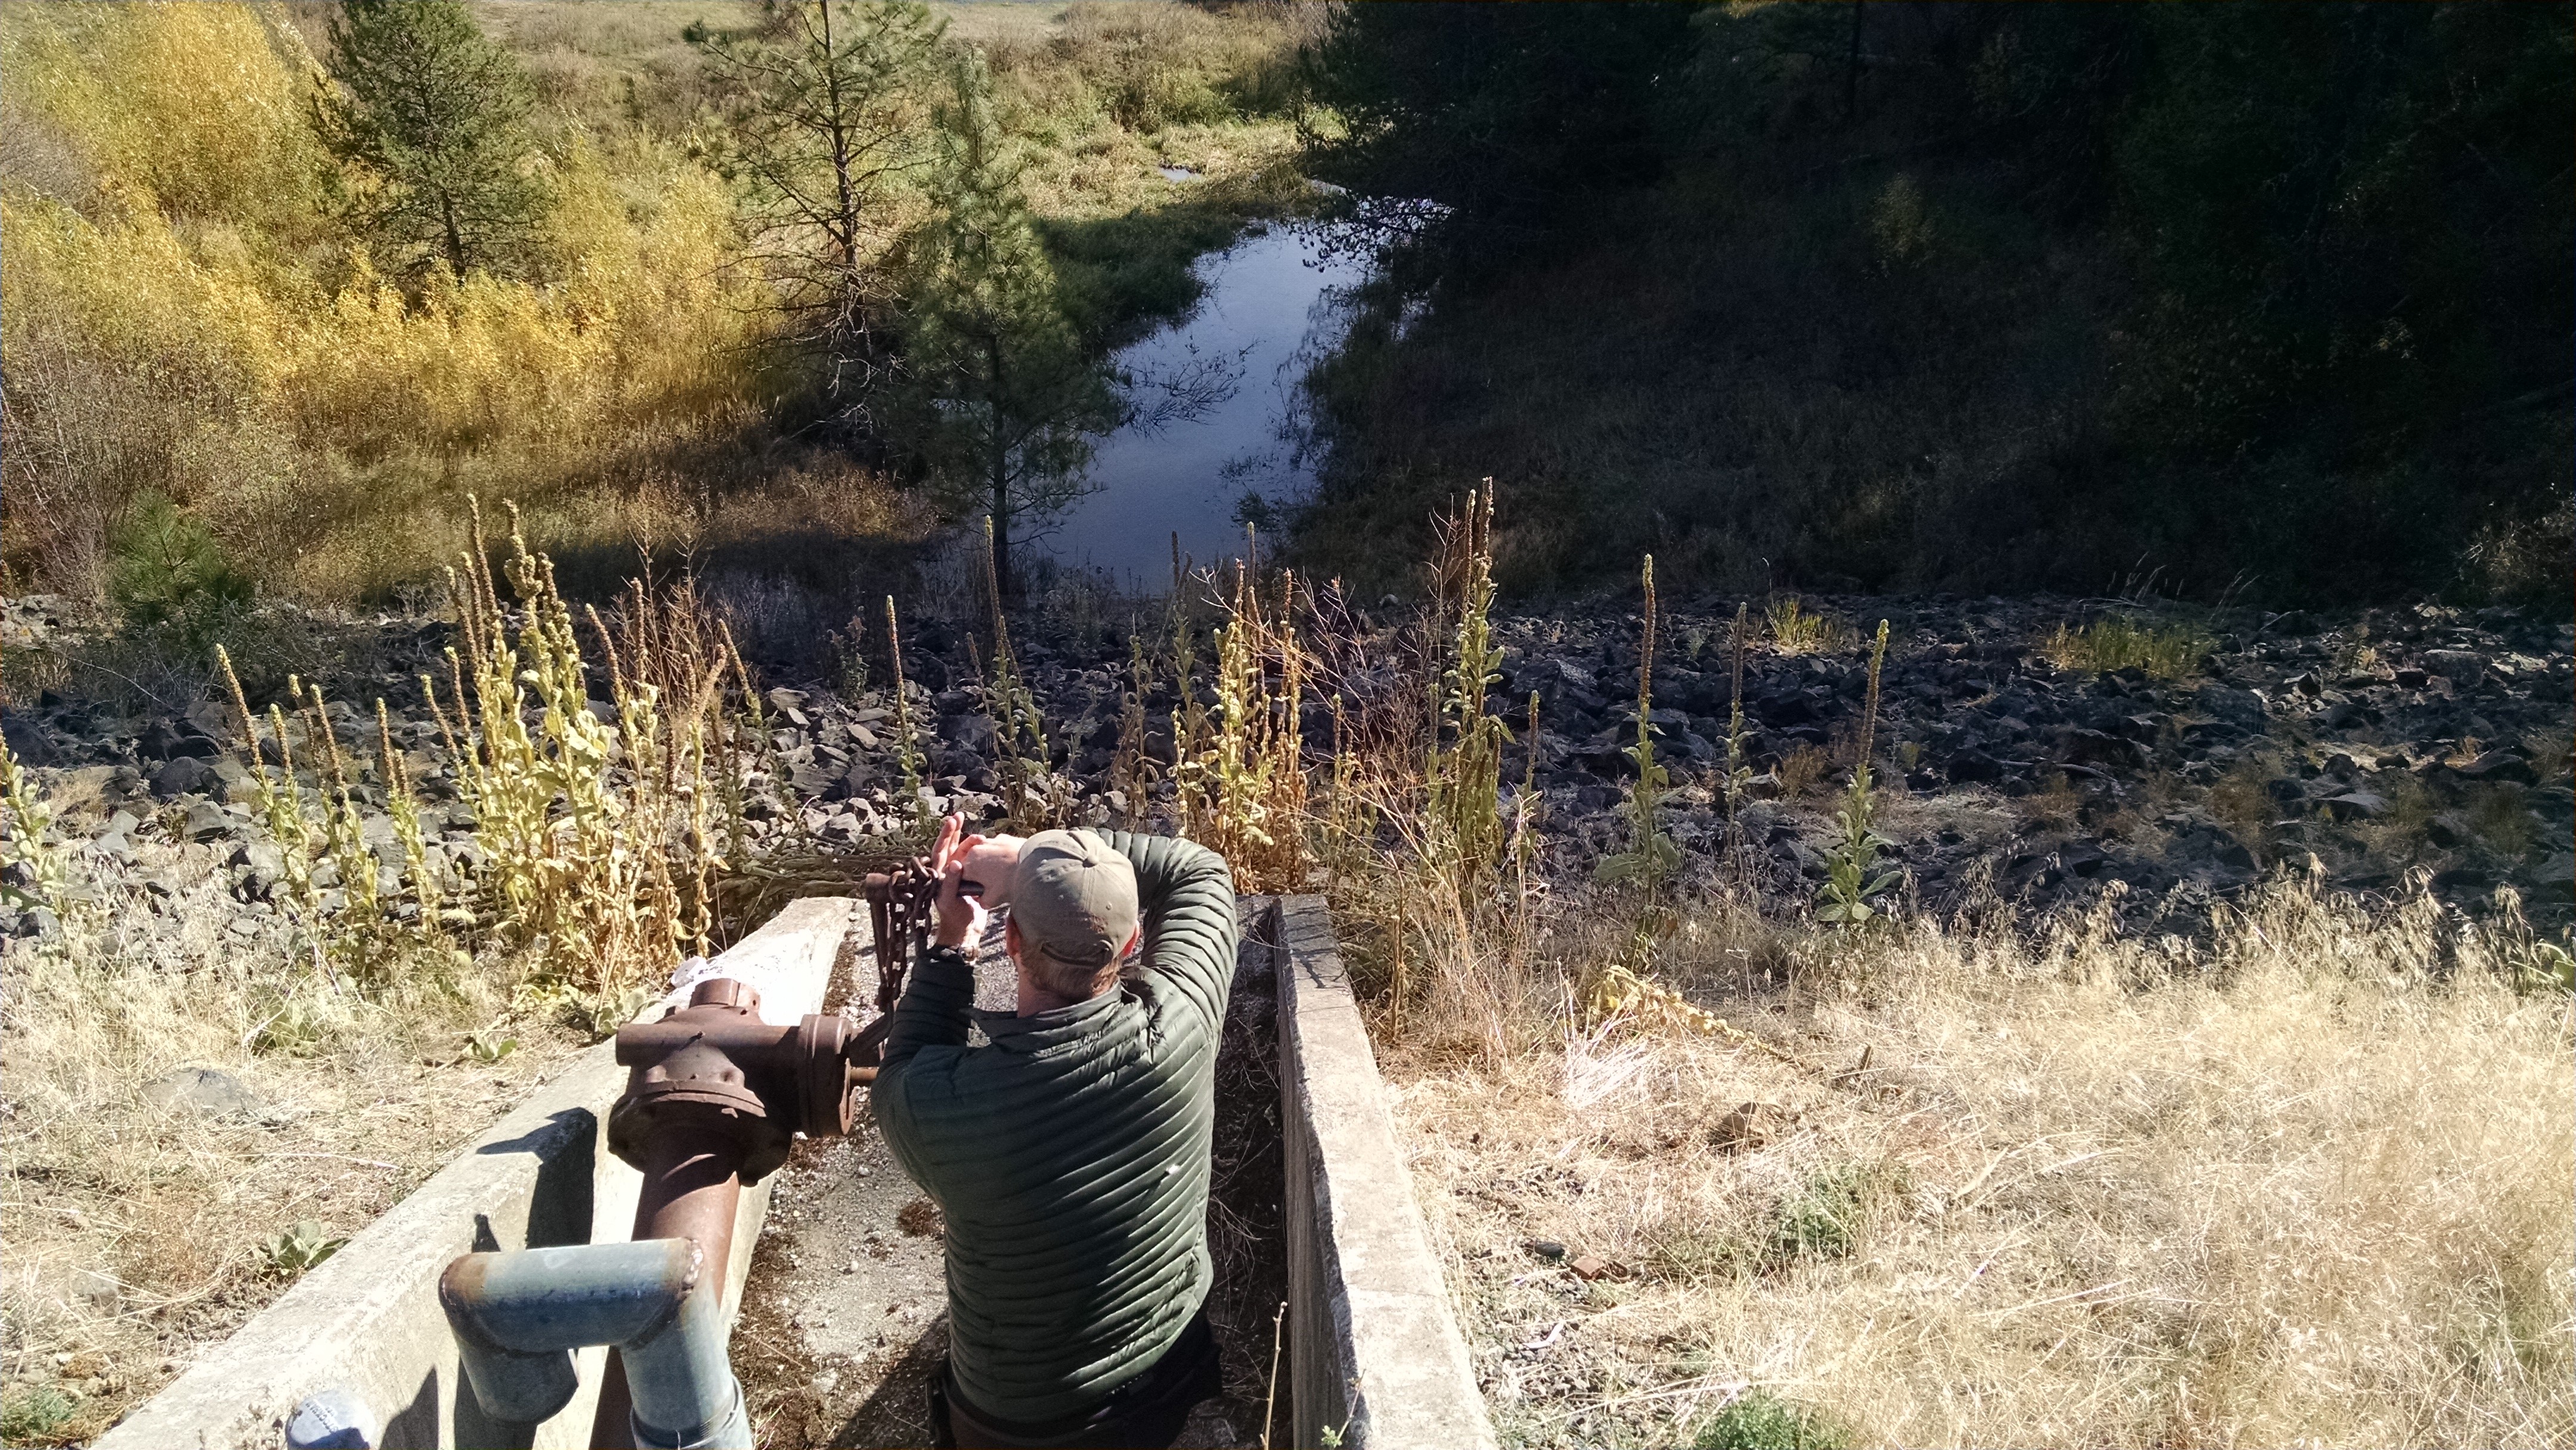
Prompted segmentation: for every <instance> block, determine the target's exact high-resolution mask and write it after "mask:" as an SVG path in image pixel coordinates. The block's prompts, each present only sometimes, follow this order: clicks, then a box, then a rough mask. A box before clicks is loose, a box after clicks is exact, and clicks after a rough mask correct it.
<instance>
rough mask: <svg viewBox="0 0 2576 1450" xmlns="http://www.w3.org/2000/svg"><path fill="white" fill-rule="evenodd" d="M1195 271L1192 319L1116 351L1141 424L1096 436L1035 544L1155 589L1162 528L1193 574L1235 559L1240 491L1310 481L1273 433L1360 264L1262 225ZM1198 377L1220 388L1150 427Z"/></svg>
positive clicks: (1284, 490) (1300, 235)
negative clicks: (1073, 498) (1071, 488)
mask: <svg viewBox="0 0 2576 1450" xmlns="http://www.w3.org/2000/svg"><path fill="white" fill-rule="evenodd" d="M1197 272H1198V276H1199V280H1200V282H1201V284H1202V285H1203V287H1204V289H1205V290H1204V291H1203V292H1202V293H1201V294H1200V297H1199V304H1198V307H1197V309H1196V310H1195V311H1193V312H1192V313H1191V314H1190V315H1189V317H1187V318H1186V319H1184V320H1183V321H1182V322H1180V323H1179V324H1177V325H1175V326H1172V327H1167V328H1165V329H1163V330H1162V331H1161V332H1158V333H1156V334H1154V335H1153V336H1151V337H1148V338H1146V339H1145V340H1143V341H1142V342H1138V343H1136V344H1134V345H1133V346H1131V347H1129V348H1127V349H1126V350H1124V351H1123V352H1121V353H1119V354H1118V358H1117V365H1118V366H1119V368H1120V369H1122V370H1123V371H1125V372H1127V373H1128V374H1130V375H1131V376H1132V377H1134V378H1136V379H1137V380H1138V382H1137V390H1136V397H1137V401H1138V403H1139V404H1140V405H1141V409H1142V411H1143V412H1144V413H1146V414H1147V415H1148V419H1147V421H1145V422H1142V423H1139V424H1134V425H1130V426H1129V427H1126V428H1122V429H1120V430H1119V431H1117V432H1115V433H1112V434H1110V435H1108V436H1107V437H1105V438H1103V439H1101V440H1100V444H1099V449H1098V452H1097V453H1096V454H1095V455H1094V456H1093V458H1092V464H1091V483H1092V485H1093V491H1092V492H1091V493H1089V494H1087V495H1085V496H1084V497H1083V498H1082V499H1081V500H1079V501H1078V502H1076V503H1075V504H1074V505H1073V506H1072V507H1071V508H1069V509H1066V510H1065V511H1064V512H1063V513H1062V514H1060V515H1058V516H1057V517H1056V518H1055V519H1054V520H1052V521H1051V527H1050V528H1049V529H1048V530H1047V531H1046V532H1045V535H1044V537H1043V538H1041V539H1040V540H1039V545H1040V547H1042V548H1044V549H1045V550H1046V551H1047V552H1049V553H1051V554H1053V555H1054V556H1055V557H1056V558H1057V559H1058V560H1060V561H1062V562H1064V563H1066V564H1070V565H1076V566H1087V567H1090V568H1096V569H1105V570H1108V571H1109V572H1110V573H1111V574H1112V575H1113V576H1115V577H1116V579H1117V580H1118V581H1119V582H1120V583H1121V584H1127V583H1130V582H1131V581H1132V582H1138V583H1141V584H1143V585H1144V586H1145V587H1146V588H1148V589H1151V590H1157V591H1159V590H1160V589H1161V588H1163V587H1164V586H1165V584H1166V583H1167V582H1168V581H1169V580H1170V578H1171V572H1172V535H1173V533H1174V532H1176V531H1177V532H1178V533H1179V534H1180V538H1181V548H1182V550H1183V551H1184V552H1185V553H1187V554H1189V555H1191V556H1192V557H1193V558H1195V559H1196V560H1197V561H1198V562H1199V563H1202V564H1204V563H1208V562H1209V561H1211V560H1215V559H1220V558H1225V557H1229V556H1231V555H1233V554H1236V553H1240V552H1241V550H1242V546H1243V526H1242V525H1241V524H1239V523H1237V522H1236V520H1235V513H1236V508H1237V506H1238V505H1239V504H1240V503H1241V501H1242V499H1243V496H1244V494H1245V493H1246V492H1247V491H1250V492H1256V493H1259V494H1261V495H1263V496H1265V497H1268V498H1272V499H1279V498H1287V497H1294V496H1296V495H1299V494H1301V493H1303V492H1304V491H1305V489H1306V487H1307V486H1308V485H1309V484H1310V483H1311V482H1312V481H1313V479H1312V474H1311V472H1310V471H1309V470H1307V469H1306V468H1305V467H1303V466H1302V465H1301V464H1299V463H1298V461H1297V460H1296V458H1295V456H1294V450H1293V449H1292V447H1291V446H1290V444H1289V442H1288V441H1287V438H1286V436H1285V434H1286V431H1287V424H1288V422H1289V418H1290V409H1291V407H1292V406H1293V404H1294V401H1295V390H1296V386H1297V381H1298V379H1299V378H1300V377H1301V376H1303V374H1304V372H1305V369H1306V367H1307V365H1308V364H1309V363H1310V362H1311V361H1312V360H1313V358H1314V356H1315V355H1316V354H1317V353H1318V352H1320V351H1321V350H1323V349H1325V348H1328V347H1330V346H1331V345H1332V344H1333V342H1334V341H1335V340H1336V338H1337V332H1338V328H1339V317H1338V308H1337V307H1336V305H1335V301H1336V296H1337V293H1338V292H1339V290H1340V289H1346V288H1348V287H1350V286H1352V285H1354V284H1356V283H1357V282H1359V281H1360V280H1362V278H1363V276H1364V275H1365V272H1366V263H1365V261H1364V260H1363V259H1362V258H1360V257H1357V256H1354V255H1351V254H1350V253H1348V252H1343V253H1340V254H1337V255H1331V256H1327V255H1325V253H1324V249H1323V247H1322V244H1321V239H1320V238H1319V237H1318V236H1317V235H1316V234H1315V232H1314V231H1313V230H1312V229H1310V228H1306V227H1297V226H1286V225H1272V226H1270V227H1268V228H1267V229H1266V230H1263V231H1261V232H1258V233H1254V234H1251V235H1247V236H1245V237H1244V238H1243V239H1242V240H1240V241H1238V242H1236V243H1235V244H1234V245H1233V246H1232V247H1229V248H1227V249H1226V250H1225V251H1222V252H1216V253H1211V254H1210V255H1208V256H1205V257H1202V258H1200V259H1199V261H1198V263H1197ZM1211 380H1222V382H1223V383H1225V384H1230V386H1220V387H1219V388H1218V389H1216V392H1217V393H1218V394H1220V396H1218V397H1217V398H1216V399H1215V400H1214V401H1211V402H1208V403H1207V404H1205V405H1204V406H1202V407H1200V408H1198V409H1197V410H1196V411H1195V412H1193V413H1191V414H1190V415H1189V416H1185V417H1179V418H1168V419H1166V420H1164V421H1162V422H1160V423H1159V424H1156V423H1154V422H1152V420H1151V417H1150V415H1151V414H1152V413H1154V412H1155V411H1156V409H1157V405H1167V404H1169V402H1170V401H1171V400H1172V398H1173V396H1174V394H1175V392H1176V391H1177V389H1176V388H1175V387H1174V386H1173V385H1174V384H1176V383H1181V382H1184V381H1195V382H1197V383H1199V384H1201V385H1205V384H1206V383H1208V382H1210V381H1211ZM1166 411H1168V408H1166Z"/></svg>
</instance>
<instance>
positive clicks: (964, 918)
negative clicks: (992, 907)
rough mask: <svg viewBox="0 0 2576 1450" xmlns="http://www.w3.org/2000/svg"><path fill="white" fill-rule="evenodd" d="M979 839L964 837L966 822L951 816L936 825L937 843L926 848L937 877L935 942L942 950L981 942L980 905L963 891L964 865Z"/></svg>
mask: <svg viewBox="0 0 2576 1450" xmlns="http://www.w3.org/2000/svg"><path fill="white" fill-rule="evenodd" d="M982 844H984V838H983V837H981V836H970V835H967V834H966V818H965V817H964V816H961V815H951V816H950V817H948V819H946V820H944V821H941V822H940V823H939V841H938V843H937V844H936V845H934V846H932V847H931V848H930V869H931V871H932V872H933V873H935V874H936V875H937V876H938V877H939V895H938V897H937V898H936V900H935V902H934V903H933V906H934V910H935V911H936V913H937V915H938V918H939V930H938V932H937V941H938V943H939V945H941V946H944V947H962V946H965V945H966V944H967V943H969V942H980V941H982V940H983V939H984V915H985V912H984V903H983V900H982V899H981V897H980V896H970V895H968V894H966V892H965V891H964V889H963V888H964V886H965V882H966V865H967V861H968V858H969V857H971V856H972V855H973V854H974V852H975V849H976V848H977V847H978V846H981V845H982Z"/></svg>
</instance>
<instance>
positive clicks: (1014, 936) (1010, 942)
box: [1002, 916, 1020, 962]
mask: <svg viewBox="0 0 2576 1450" xmlns="http://www.w3.org/2000/svg"><path fill="white" fill-rule="evenodd" d="M1002 950H1004V951H1006V952H1009V953H1010V954H1011V960H1012V961H1014V962H1016V961H1018V960H1019V959H1020V923H1019V919H1018V918H1016V917H1008V916H1006V917H1004V918H1002Z"/></svg>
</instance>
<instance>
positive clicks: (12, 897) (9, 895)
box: [0, 666, 229, 917]
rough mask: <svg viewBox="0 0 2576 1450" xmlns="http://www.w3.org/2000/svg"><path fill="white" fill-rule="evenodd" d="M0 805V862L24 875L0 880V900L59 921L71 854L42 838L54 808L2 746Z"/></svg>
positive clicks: (55, 842)
mask: <svg viewBox="0 0 2576 1450" xmlns="http://www.w3.org/2000/svg"><path fill="white" fill-rule="evenodd" d="M227 672H229V666H228V667H227ZM0 803H5V804H6V805H7V806H8V808H9V830H8V832H7V834H6V835H0V860H6V861H7V863H8V864H9V865H11V866H15V867H17V868H18V869H19V870H20V871H21V872H22V873H24V876H23V880H24V884H23V885H21V884H19V883H17V882H10V881H0V900H5V901H7V902H8V903H9V904H10V905H12V906H26V907H35V906H41V907H43V908H45V909H46V910H48V911H51V912H53V913H54V914H55V915H56V916H57V917H60V916H61V915H62V912H63V906H64V903H65V901H66V900H67V899H68V896H69V891H70V886H71V856H70V852H69V851H68V850H66V849H65V847H64V846H63V844H62V843H61V842H59V841H51V840H47V839H46V833H47V832H49V831H51V830H52V829H53V826H54V810H53V807H52V806H50V805H48V804H46V803H45V802H44V801H43V800H40V799H38V798H37V795H36V788H35V786H34V785H33V784H32V783H30V782H29V781H28V779H27V772H26V771H25V770H23V769H21V768H20V767H19V764H18V757H17V756H15V755H13V754H11V753H10V751H9V747H8V746H7V745H6V744H0Z"/></svg>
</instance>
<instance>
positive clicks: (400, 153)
mask: <svg viewBox="0 0 2576 1450" xmlns="http://www.w3.org/2000/svg"><path fill="white" fill-rule="evenodd" d="M325 64H326V68H327V69H328V70H329V72H330V75H331V78H332V80H333V81H335V82H337V84H336V85H334V86H330V87H326V88H325V89H324V90H323V92H322V94H321V95H320V97H319V98H318V100H317V102H316V107H315V109H316V112H317V115H316V122H317V125H318V127H319V129H320V131H321V134H322V139H323V142H324V144H326V145H327V146H329V148H330V149H331V152H332V154H333V155H334V156H336V157H338V158H339V159H340V161H341V162H342V163H343V166H344V170H345V171H347V172H349V173H353V174H351V175H344V176H341V177H338V178H335V181H336V183H337V190H338V193H339V196H340V199H341V200H342V201H343V203H344V204H345V206H346V208H347V210H348V212H349V215H350V216H351V218H352V219H353V220H354V221H356V222H357V223H358V224H359V225H360V226H361V227H362V228H363V229H364V230H366V231H368V232H369V233H371V234H373V235H374V236H375V237H377V238H378V239H379V240H380V241H381V242H383V243H384V244H386V245H388V246H389V247H390V248H391V249H392V255H391V256H390V257H389V258H388V260H391V261H394V262H395V263H396V264H397V265H400V266H403V267H405V268H407V269H413V270H416V269H418V268H421V267H425V266H427V265H429V264H430V263H431V262H434V261H444V262H445V263H446V264H447V267H448V269H449V270H450V271H451V272H454V273H456V274H457V275H459V276H462V275H464V273H465V272H466V271H467V270H469V269H471V268H474V267H483V268H486V269H497V268H499V267H500V266H502V265H504V264H505V263H506V262H507V261H508V260H509V259H510V258H511V257H512V256H513V255H514V254H516V253H518V252H519V251H520V250H521V249H522V248H523V246H524V245H525V243H526V241H527V240H528V238H529V235H530V234H531V233H532V232H533V231H534V229H535V227H536V224H537V222H538V220H539V218H541V217H542V216H543V215H544V214H545V209H546V205H547V202H548V195H547V188H546V185H545V183H544V181H543V179H542V178H541V177H540V176H539V175H538V174H536V173H535V172H534V171H533V170H532V169H531V168H530V166H529V161H530V159H531V156H530V153H531V151H532V150H533V146H532V144H531V142H530V141H529V138H528V132H527V116H528V110H529V107H530V105H531V104H532V100H533V95H532V91H531V89H530V86H529V83H528V77H527V73H526V72H525V71H523V70H521V69H520V67H519V64H518V62H517V61H516V60H514V59H512V58H511V56H510V54H509V52H507V51H506V50H503V49H502V48H501V47H500V46H499V45H497V44H495V43H494V42H492V41H491V40H489V39H487V38H485V36H484V35H483V32H482V31H481V30H480V29H478V28H476V26H475V24H474V17H473V16H472V15H471V14H469V13H467V11H466V9H465V6H464V5H463V4H462V3H460V0H344V3H343V4H342V5H341V7H340V13H339V15H337V16H336V17H334V18H333V19H332V21H331V54H330V58H329V60H328V61H327V62H326V63H325Z"/></svg>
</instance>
